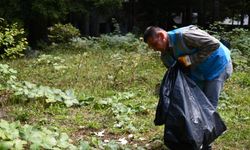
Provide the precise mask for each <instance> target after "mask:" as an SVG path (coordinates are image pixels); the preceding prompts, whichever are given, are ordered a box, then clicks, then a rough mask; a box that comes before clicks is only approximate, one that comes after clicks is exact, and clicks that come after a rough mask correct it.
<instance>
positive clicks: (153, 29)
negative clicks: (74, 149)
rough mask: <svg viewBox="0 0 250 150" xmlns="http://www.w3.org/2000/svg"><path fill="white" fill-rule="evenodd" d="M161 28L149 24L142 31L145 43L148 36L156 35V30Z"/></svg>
mask: <svg viewBox="0 0 250 150" xmlns="http://www.w3.org/2000/svg"><path fill="white" fill-rule="evenodd" d="M160 30H162V28H160V27H157V26H149V27H147V29H146V30H145V32H144V36H143V40H144V42H145V43H147V41H148V38H150V37H154V36H155V35H156V32H157V31H160Z"/></svg>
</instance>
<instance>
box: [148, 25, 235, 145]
mask: <svg viewBox="0 0 250 150" xmlns="http://www.w3.org/2000/svg"><path fill="white" fill-rule="evenodd" d="M144 42H146V43H147V44H148V45H149V46H150V47H151V48H153V49H154V50H155V51H160V52H161V60H162V61H163V63H164V65H165V66H166V67H171V66H172V65H173V64H175V62H176V61H178V62H179V63H180V64H182V66H183V68H185V69H184V70H185V71H186V73H187V75H188V76H189V77H190V78H191V79H193V80H194V81H195V82H196V83H197V85H198V86H199V87H200V88H201V90H202V91H203V92H204V94H205V95H206V96H207V98H208V99H209V101H210V102H211V104H212V105H213V106H214V107H215V108H217V105H218V99H219V95H220V92H221V90H222V88H223V85H224V82H225V80H226V79H227V78H228V77H229V76H230V75H231V74H232V63H231V58H230V51H229V50H228V48H227V47H225V46H224V45H223V44H222V43H221V42H220V41H219V40H217V39H216V38H214V37H213V36H211V35H209V34H208V33H207V32H205V31H203V30H201V29H199V28H198V27H196V26H193V25H190V26H187V27H182V28H179V29H175V30H172V31H169V32H166V31H165V30H163V29H161V28H159V27H154V26H151V27H148V28H147V29H146V31H145V32H144ZM203 149H211V147H210V146H209V147H205V148H203Z"/></svg>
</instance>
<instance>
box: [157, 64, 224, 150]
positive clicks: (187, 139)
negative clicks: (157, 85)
mask: <svg viewBox="0 0 250 150" xmlns="http://www.w3.org/2000/svg"><path fill="white" fill-rule="evenodd" d="M154 122H155V125H163V124H164V125H165V130H164V143H165V145H166V146H167V147H169V148H170V149H171V150H199V149H201V148H202V147H205V146H207V145H209V144H211V143H212V142H213V141H214V140H215V139H216V138H217V137H218V136H220V135H221V134H222V133H223V132H224V131H225V130H226V126H225V124H224V123H223V121H222V119H221V118H220V116H219V114H218V113H217V112H216V109H215V108H214V107H213V106H212V104H211V103H210V102H209V100H208V99H207V97H206V96H205V95H204V93H203V92H202V91H201V89H200V88H199V87H198V86H197V85H196V84H195V82H194V81H192V80H191V79H190V78H189V77H187V76H186V75H185V74H184V73H183V72H182V71H181V69H180V67H179V65H178V64H176V65H175V66H173V67H171V68H169V70H168V71H167V72H166V74H165V76H164V78H163V81H162V83H161V89H160V99H159V103H158V106H157V110H156V116H155V120H154Z"/></svg>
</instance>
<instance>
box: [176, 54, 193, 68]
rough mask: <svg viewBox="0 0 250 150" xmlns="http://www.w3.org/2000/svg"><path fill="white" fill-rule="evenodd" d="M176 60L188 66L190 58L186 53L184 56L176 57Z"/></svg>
mask: <svg viewBox="0 0 250 150" xmlns="http://www.w3.org/2000/svg"><path fill="white" fill-rule="evenodd" d="M178 61H179V62H180V63H181V64H182V65H184V66H185V67H188V66H190V65H191V64H192V63H191V60H190V57H189V56H188V55H185V56H181V57H179V58H178Z"/></svg>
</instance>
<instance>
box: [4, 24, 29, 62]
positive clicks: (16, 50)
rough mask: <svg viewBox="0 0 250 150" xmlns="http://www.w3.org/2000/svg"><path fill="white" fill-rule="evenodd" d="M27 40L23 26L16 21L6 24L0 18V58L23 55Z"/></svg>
mask: <svg viewBox="0 0 250 150" xmlns="http://www.w3.org/2000/svg"><path fill="white" fill-rule="evenodd" d="M27 46H28V42H27V39H26V37H25V32H24V29H23V28H19V27H18V24H17V23H14V24H11V25H8V24H7V23H6V22H4V20H1V19H0V53H1V55H0V56H1V57H2V58H5V57H7V58H16V57H19V56H23V51H24V50H25V49H26V48H27Z"/></svg>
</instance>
